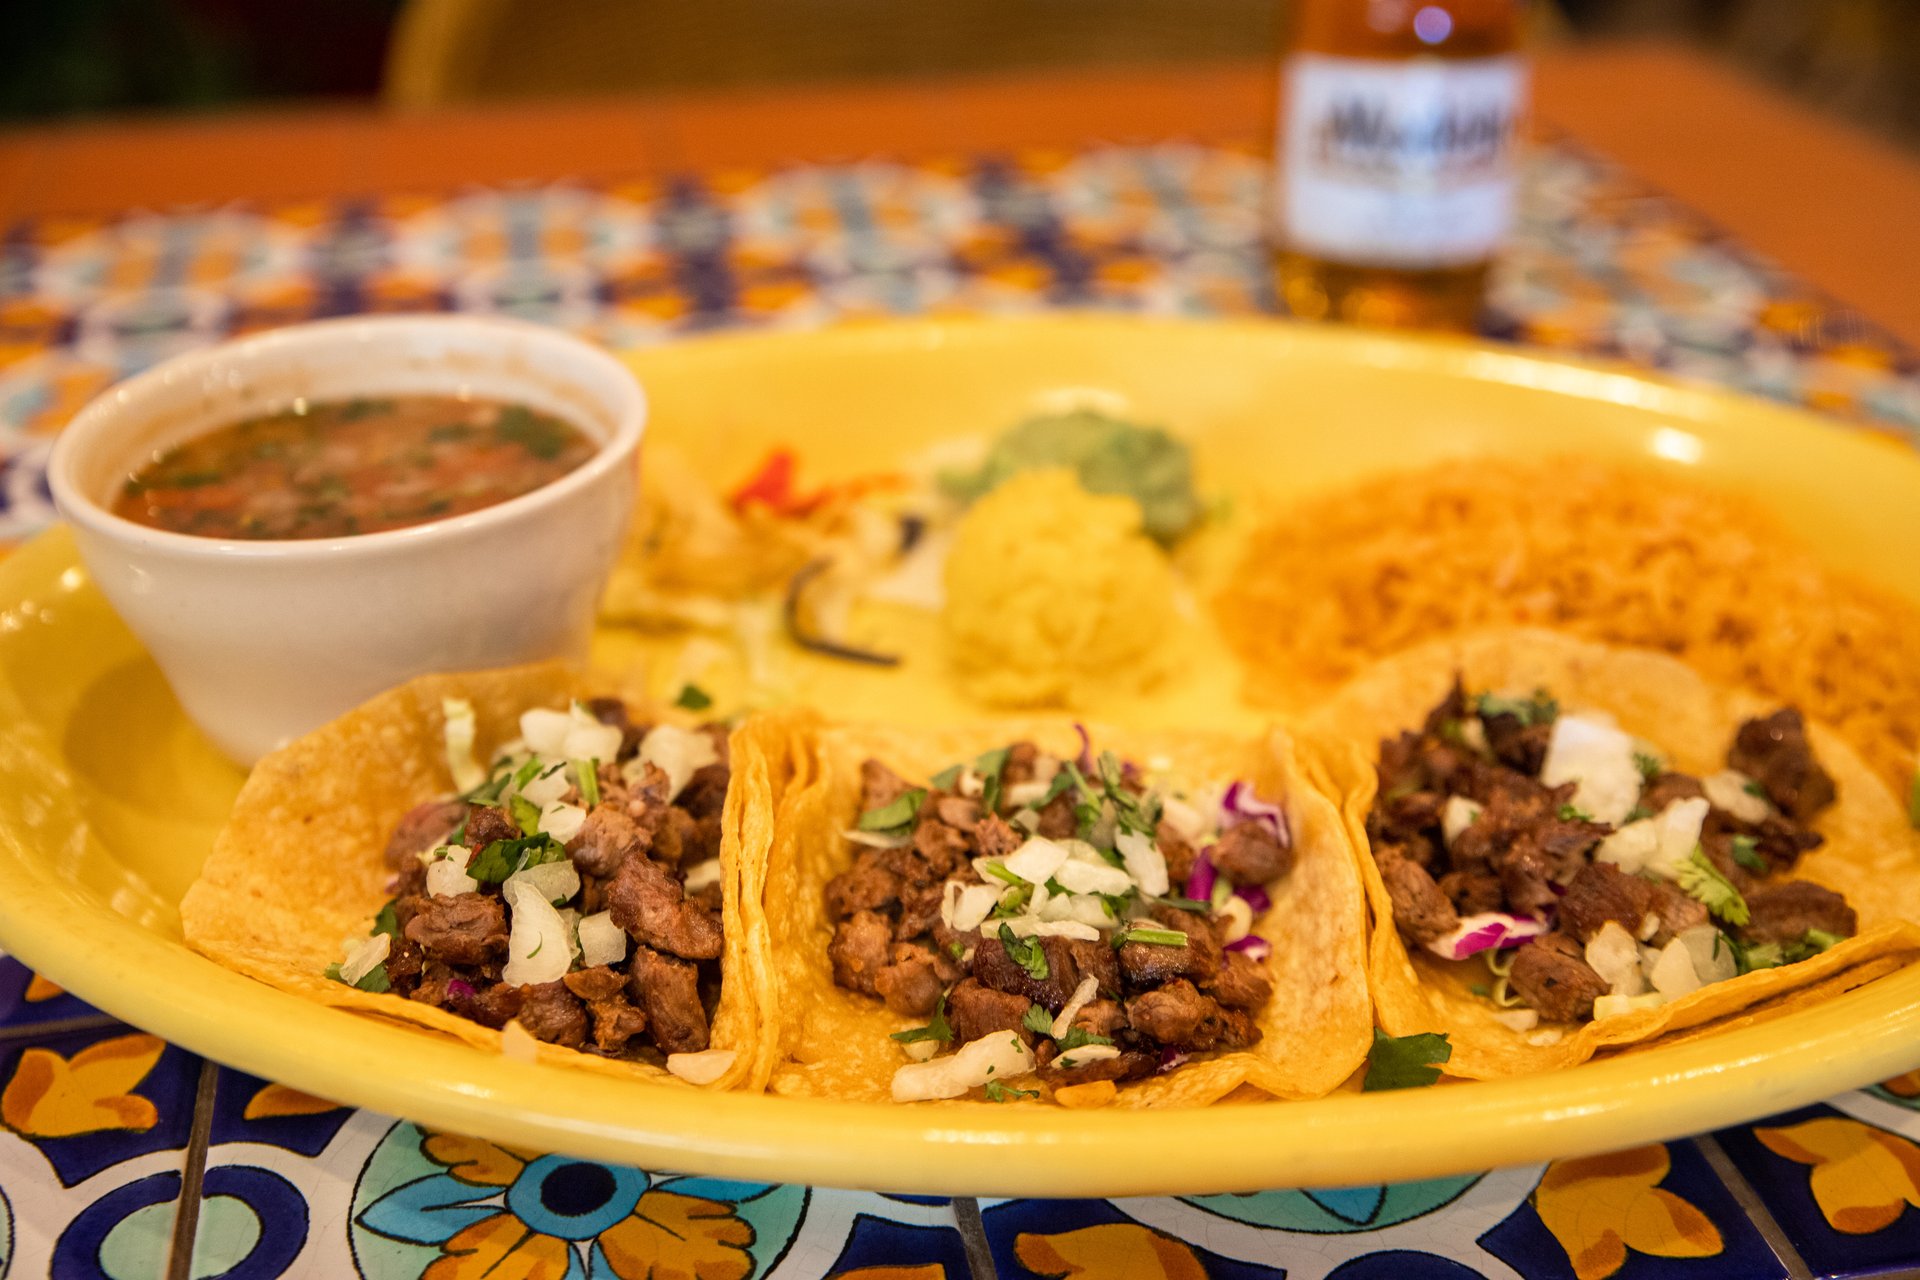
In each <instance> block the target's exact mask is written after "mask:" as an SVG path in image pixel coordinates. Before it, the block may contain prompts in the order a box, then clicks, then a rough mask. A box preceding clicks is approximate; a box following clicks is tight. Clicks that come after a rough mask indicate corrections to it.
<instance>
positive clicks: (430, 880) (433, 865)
mask: <svg viewBox="0 0 1920 1280" xmlns="http://www.w3.org/2000/svg"><path fill="white" fill-rule="evenodd" d="M472 857H473V851H472V850H470V849H463V848H461V847H460V846H458V845H453V846H450V847H449V848H448V849H447V856H446V857H444V858H441V859H439V860H438V861H435V862H429V863H428V864H427V896H428V897H431V898H457V897H459V896H460V895H461V894H463V893H473V892H474V891H476V890H477V889H479V887H480V882H479V881H478V880H475V879H474V878H473V877H472V876H470V875H468V874H467V863H468V861H469V860H471V859H472Z"/></svg>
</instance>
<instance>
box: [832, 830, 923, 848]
mask: <svg viewBox="0 0 1920 1280" xmlns="http://www.w3.org/2000/svg"><path fill="white" fill-rule="evenodd" d="M840 834H841V835H843V836H845V837H846V838H847V839H849V840H851V841H853V843H855V844H861V845H865V846H866V847H867V848H869V849H904V848H906V847H907V846H908V845H910V844H912V843H913V837H912V836H890V835H885V834H883V833H881V832H878V831H842V832H841V833H840Z"/></svg>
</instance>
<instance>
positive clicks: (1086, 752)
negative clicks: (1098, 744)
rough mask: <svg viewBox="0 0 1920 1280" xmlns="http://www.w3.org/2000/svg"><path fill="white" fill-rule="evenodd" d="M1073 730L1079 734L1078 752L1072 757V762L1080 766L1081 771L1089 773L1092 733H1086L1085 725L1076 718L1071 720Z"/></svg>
mask: <svg viewBox="0 0 1920 1280" xmlns="http://www.w3.org/2000/svg"><path fill="white" fill-rule="evenodd" d="M1073 731H1074V732H1075V733H1077V734H1079V735H1080V754H1079V755H1078V756H1076V757H1075V758H1074V761H1073V762H1074V763H1075V764H1076V765H1078V766H1080V772H1081V773H1083V774H1091V773H1092V772H1093V735H1092V734H1090V733H1088V732H1087V726H1085V725H1083V724H1081V723H1080V722H1079V721H1078V720H1075V721H1074V722H1073Z"/></svg>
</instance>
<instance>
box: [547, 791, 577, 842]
mask: <svg viewBox="0 0 1920 1280" xmlns="http://www.w3.org/2000/svg"><path fill="white" fill-rule="evenodd" d="M586 825H587V811H586V810H585V809H582V808H581V807H580V806H579V805H577V804H561V803H560V802H559V801H558V800H556V801H554V802H553V803H552V804H550V805H548V806H547V807H546V808H544V809H542V810H541V811H540V830H541V831H543V832H545V833H546V834H547V835H550V836H552V837H553V838H554V839H555V840H558V841H559V842H560V843H561V844H565V843H566V842H567V841H569V840H571V839H573V838H574V837H575V836H577V835H579V834H580V828H582V827H584V826H586Z"/></svg>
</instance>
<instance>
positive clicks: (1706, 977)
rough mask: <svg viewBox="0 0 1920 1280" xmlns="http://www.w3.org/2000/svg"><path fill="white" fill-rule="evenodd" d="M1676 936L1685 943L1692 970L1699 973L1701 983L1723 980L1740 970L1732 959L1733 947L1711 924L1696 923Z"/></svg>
mask: <svg viewBox="0 0 1920 1280" xmlns="http://www.w3.org/2000/svg"><path fill="white" fill-rule="evenodd" d="M1678 938H1679V941H1681V942H1684V943H1686V944H1687V953H1688V955H1690V956H1691V957H1692V958H1693V971H1694V972H1695V973H1697V974H1699V975H1700V982H1701V984H1702V985H1707V984H1711V983H1715V982H1725V981H1726V980H1727V979H1728V978H1731V977H1733V976H1735V975H1736V974H1738V973H1739V972H1740V966H1739V965H1737V964H1736V963H1735V962H1734V959H1733V947H1732V946H1731V945H1730V944H1729V943H1728V942H1727V940H1726V939H1725V938H1724V937H1722V936H1721V934H1720V931H1719V930H1718V929H1716V928H1714V927H1713V926H1712V925H1710V924H1697V925H1695V926H1693V928H1691V929H1683V930H1681V931H1680V933H1679V935H1678Z"/></svg>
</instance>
